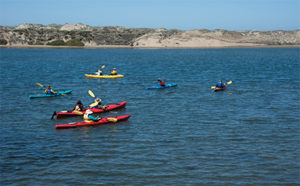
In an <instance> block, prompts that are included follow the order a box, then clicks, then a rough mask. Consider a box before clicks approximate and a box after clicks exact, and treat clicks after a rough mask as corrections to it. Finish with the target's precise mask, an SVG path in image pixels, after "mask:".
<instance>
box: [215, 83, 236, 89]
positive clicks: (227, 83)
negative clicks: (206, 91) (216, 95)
mask: <svg viewBox="0 0 300 186" xmlns="http://www.w3.org/2000/svg"><path fill="white" fill-rule="evenodd" d="M231 83H232V81H228V82H227V83H226V86H227V85H230V84H231ZM210 88H211V89H215V88H216V86H211V87H210Z"/></svg>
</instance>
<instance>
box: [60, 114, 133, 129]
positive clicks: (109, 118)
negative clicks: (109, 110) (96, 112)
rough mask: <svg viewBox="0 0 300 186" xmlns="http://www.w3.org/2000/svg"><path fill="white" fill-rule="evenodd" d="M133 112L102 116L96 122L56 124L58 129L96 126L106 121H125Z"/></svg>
mask: <svg viewBox="0 0 300 186" xmlns="http://www.w3.org/2000/svg"><path fill="white" fill-rule="evenodd" d="M130 116H131V114H128V115H124V116H117V117H107V118H102V119H100V120H99V121H96V122H83V121H81V122H78V123H70V124H61V125H55V128H56V129H66V128H74V127H84V126H94V125H101V124H105V123H115V122H119V121H125V120H127V119H128V118H130Z"/></svg>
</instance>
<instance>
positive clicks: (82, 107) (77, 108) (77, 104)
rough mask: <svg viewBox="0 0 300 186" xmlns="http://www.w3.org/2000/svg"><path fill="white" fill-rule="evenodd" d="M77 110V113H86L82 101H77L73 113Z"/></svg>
mask: <svg viewBox="0 0 300 186" xmlns="http://www.w3.org/2000/svg"><path fill="white" fill-rule="evenodd" d="M74 110H76V111H84V110H86V109H85V108H84V106H83V104H82V102H81V101H80V100H78V101H77V103H76V105H75V107H74V109H73V111H74Z"/></svg>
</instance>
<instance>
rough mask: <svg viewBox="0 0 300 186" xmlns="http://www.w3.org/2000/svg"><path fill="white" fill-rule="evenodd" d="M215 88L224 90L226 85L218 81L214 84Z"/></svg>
mask: <svg viewBox="0 0 300 186" xmlns="http://www.w3.org/2000/svg"><path fill="white" fill-rule="evenodd" d="M216 87H217V88H224V87H226V84H225V83H223V82H222V80H219V82H218V83H217V84H216Z"/></svg>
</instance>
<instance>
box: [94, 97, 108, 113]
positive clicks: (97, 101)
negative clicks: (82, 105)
mask: <svg viewBox="0 0 300 186" xmlns="http://www.w3.org/2000/svg"><path fill="white" fill-rule="evenodd" d="M101 101H102V100H101V99H100V98H96V99H95V101H94V103H92V104H90V108H97V109H103V110H105V109H106V108H107V106H105V105H103V106H102V105H101V104H102V103H101Z"/></svg>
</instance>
